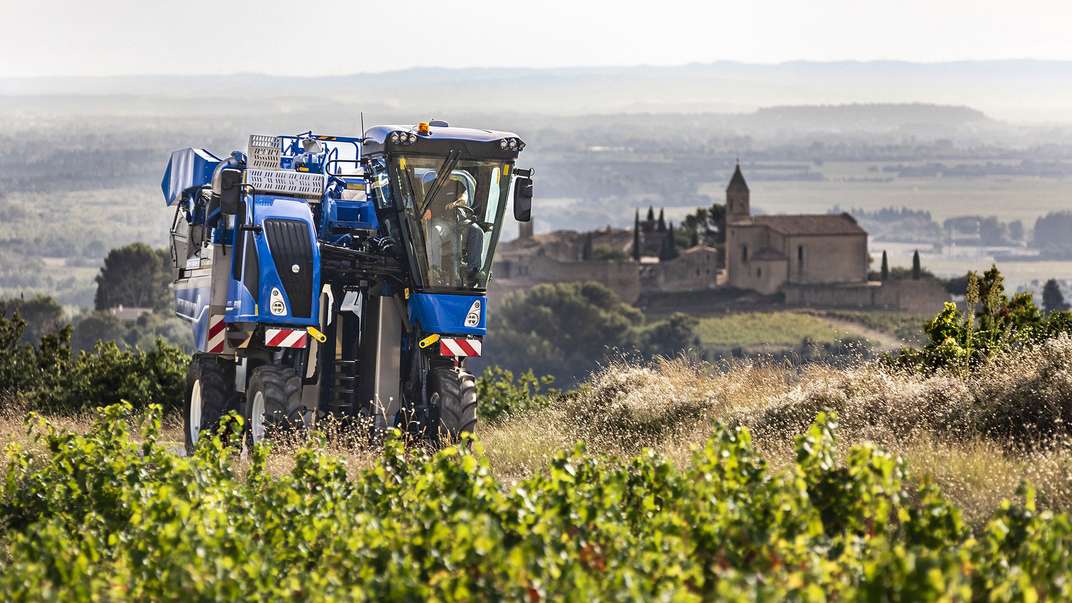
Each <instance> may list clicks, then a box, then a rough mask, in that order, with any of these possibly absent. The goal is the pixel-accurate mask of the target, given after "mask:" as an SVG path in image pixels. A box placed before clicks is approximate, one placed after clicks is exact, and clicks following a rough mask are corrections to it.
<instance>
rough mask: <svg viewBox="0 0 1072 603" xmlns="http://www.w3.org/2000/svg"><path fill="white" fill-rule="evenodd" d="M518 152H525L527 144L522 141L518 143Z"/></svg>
mask: <svg viewBox="0 0 1072 603" xmlns="http://www.w3.org/2000/svg"><path fill="white" fill-rule="evenodd" d="M517 150H519V151H524V150H525V143H524V142H521V141H520V140H519V141H517Z"/></svg>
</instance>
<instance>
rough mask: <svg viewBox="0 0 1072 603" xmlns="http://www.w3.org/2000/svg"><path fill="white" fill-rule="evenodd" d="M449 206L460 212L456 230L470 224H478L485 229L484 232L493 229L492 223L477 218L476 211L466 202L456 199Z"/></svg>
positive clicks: (481, 228)
mask: <svg viewBox="0 0 1072 603" xmlns="http://www.w3.org/2000/svg"><path fill="white" fill-rule="evenodd" d="M447 207H449V208H451V209H454V210H457V212H458V214H459V219H458V224H457V225H456V226H455V230H461V229H462V228H464V227H466V226H468V225H470V224H476V225H477V226H478V227H479V228H480V230H483V231H484V232H488V231H489V230H491V224H486V223H484V222H482V221H481V220H480V219H479V218H477V216H476V211H475V210H473V208H472V207H469V206H468V205H466V204H465V203H463V202H461V201H455V202H453V203H451V204H449V205H447Z"/></svg>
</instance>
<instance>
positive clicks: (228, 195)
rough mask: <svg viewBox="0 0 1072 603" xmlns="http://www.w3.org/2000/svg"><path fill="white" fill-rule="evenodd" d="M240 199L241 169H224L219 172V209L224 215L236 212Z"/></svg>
mask: <svg viewBox="0 0 1072 603" xmlns="http://www.w3.org/2000/svg"><path fill="white" fill-rule="evenodd" d="M241 200H242V171H241V170H234V169H225V170H223V171H222V172H220V211H221V212H222V213H224V214H226V215H234V214H237V213H238V208H239V205H240V202H241Z"/></svg>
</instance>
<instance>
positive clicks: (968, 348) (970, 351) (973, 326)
mask: <svg viewBox="0 0 1072 603" xmlns="http://www.w3.org/2000/svg"><path fill="white" fill-rule="evenodd" d="M1004 281H1005V279H1004V277H1003V276H1002V275H1001V272H999V271H998V269H997V267H996V266H993V267H991V268H990V270H987V271H986V272H985V273H984V274H983V275H982V277H980V276H978V275H977V274H976V273H974V272H969V273H968V276H967V279H966V286H965V291H966V293H965V302H966V304H967V306H968V307H967V312H962V311H961V310H960V308H958V307H957V306H956V305H955V304H953V303H951V302H946V304H945V307H944V308H943V309H942V311H941V312H939V313H938V315H937V316H935V317H934V318H933V319H932V320H931V321H929V322H928V323H927V324H926V325H925V327H924V331H925V332H926V333H927V337H928V339H929V341H928V342H927V344H926V345H925V346H924V347H923V348H921V349H913V348H906V349H903V350H901V352H900V353H899V354H898V355H897V356H896V357H894V358H891V359H890V361H891V362H892V363H893V364H894V365H896V366H900V367H904V368H911V369H917V370H924V371H934V370H940V369H949V370H954V371H964V370H973V369H976V368H978V367H979V366H982V365H984V364H986V363H988V362H990V361H991V360H993V359H994V358H996V357H997V356H998V355H1000V354H1002V353H1004V352H1008V351H1009V350H1012V349H1016V348H1022V347H1025V346H1031V345H1036V344H1038V343H1041V342H1042V341H1045V340H1046V339H1049V338H1051V337H1055V336H1056V335H1059V334H1061V333H1072V314H1069V313H1068V312H1052V313H1050V314H1046V315H1044V314H1043V313H1042V312H1041V311H1040V310H1039V309H1038V307H1037V306H1035V302H1034V301H1033V300H1032V299H1031V294H1030V293H1026V292H1024V293H1017V294H1015V295H1014V296H1013V297H1012V298H1009V297H1006V296H1005V283H1004Z"/></svg>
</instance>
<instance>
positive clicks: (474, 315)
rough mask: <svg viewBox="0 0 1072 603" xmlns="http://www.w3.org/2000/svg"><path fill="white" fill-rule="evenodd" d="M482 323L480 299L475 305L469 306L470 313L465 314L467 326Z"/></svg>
mask: <svg viewBox="0 0 1072 603" xmlns="http://www.w3.org/2000/svg"><path fill="white" fill-rule="evenodd" d="M479 324H480V300H479V299H478V300H476V301H474V302H473V305H471V306H469V313H468V314H466V315H465V326H467V327H475V326H478V325H479Z"/></svg>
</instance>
